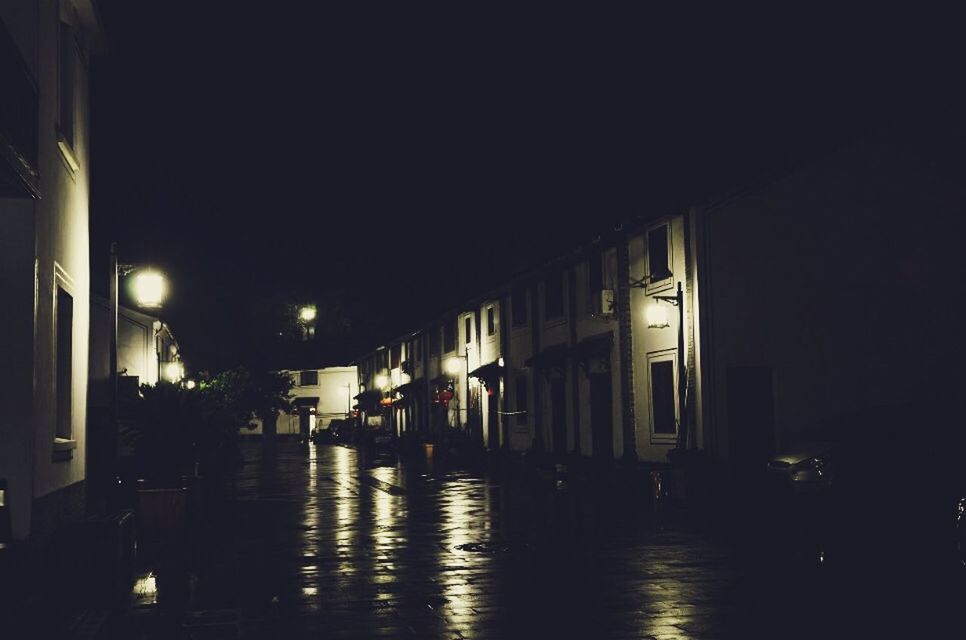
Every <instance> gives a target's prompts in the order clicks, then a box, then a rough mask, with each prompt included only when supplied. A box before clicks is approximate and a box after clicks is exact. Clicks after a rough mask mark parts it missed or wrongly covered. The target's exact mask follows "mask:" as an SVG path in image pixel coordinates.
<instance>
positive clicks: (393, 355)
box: [389, 344, 402, 369]
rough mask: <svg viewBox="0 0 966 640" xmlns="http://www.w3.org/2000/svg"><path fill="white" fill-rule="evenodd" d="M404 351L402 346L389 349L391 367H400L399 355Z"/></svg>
mask: <svg viewBox="0 0 966 640" xmlns="http://www.w3.org/2000/svg"><path fill="white" fill-rule="evenodd" d="M401 349H402V345H398V344H396V345H393V346H391V347H389V367H390V368H391V369H395V368H396V367H398V366H399V354H400V351H401Z"/></svg>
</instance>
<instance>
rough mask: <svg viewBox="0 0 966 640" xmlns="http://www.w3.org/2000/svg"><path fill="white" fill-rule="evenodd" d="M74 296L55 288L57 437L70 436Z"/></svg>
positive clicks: (68, 437)
mask: <svg viewBox="0 0 966 640" xmlns="http://www.w3.org/2000/svg"><path fill="white" fill-rule="evenodd" d="M73 334H74V298H72V297H71V295H70V294H69V293H67V292H66V291H64V290H63V289H61V288H59V287H58V289H57V345H56V349H57V353H56V358H57V372H56V375H57V379H56V385H57V437H58V438H66V439H70V437H71V424H70V423H71V416H72V413H73V412H72V410H71V400H72V396H73V393H72V392H73V386H74V384H73V383H74V375H73V373H74V367H73V355H74V345H73Z"/></svg>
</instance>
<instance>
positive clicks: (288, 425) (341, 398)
mask: <svg viewBox="0 0 966 640" xmlns="http://www.w3.org/2000/svg"><path fill="white" fill-rule="evenodd" d="M280 373H283V374H286V375H288V376H290V377H291V378H292V390H291V392H290V393H289V397H290V399H291V401H292V411H291V412H287V413H286V412H279V413H278V414H277V415H276V416H275V419H274V420H272V421H263V420H262V419H261V418H259V417H256V418H255V419H254V420H253V421H252V424H253V425H254V428H253V429H242V430H241V431H240V433H241V435H266V434H271V435H281V436H299V437H302V438H307V437H308V436H309V435H310V434H311V433H312V432H313V431H315V430H317V429H318V430H322V429H328V428H329V423H331V422H332V420H335V419H345V418H348V417H349V416H350V414H351V412H352V404H353V402H354V400H353V397H354V396H355V395H356V394H357V393H358V382H357V381H358V373H357V371H356V367H354V366H350V367H326V368H323V369H300V370H298V371H289V370H283V371H281V372H280ZM266 422H268V424H266Z"/></svg>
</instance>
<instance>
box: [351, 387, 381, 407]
mask: <svg viewBox="0 0 966 640" xmlns="http://www.w3.org/2000/svg"><path fill="white" fill-rule="evenodd" d="M352 399H353V400H358V401H359V404H363V403H366V402H369V403H372V402H379V401H380V400H382V391H380V390H379V389H369V390H368V391H363V392H362V393H359V394H356V395H354V396H352Z"/></svg>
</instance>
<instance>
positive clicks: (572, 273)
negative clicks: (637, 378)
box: [567, 263, 580, 456]
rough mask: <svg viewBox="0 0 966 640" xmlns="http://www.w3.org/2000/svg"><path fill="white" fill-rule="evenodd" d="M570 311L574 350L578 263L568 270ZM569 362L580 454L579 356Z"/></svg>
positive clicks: (576, 453)
mask: <svg viewBox="0 0 966 640" xmlns="http://www.w3.org/2000/svg"><path fill="white" fill-rule="evenodd" d="M567 282H568V285H569V286H568V289H569V291H568V294H569V305H568V306H569V307H570V308H569V311H570V350H571V353H572V352H573V349H574V347H575V346H576V345H577V263H575V264H574V265H573V267H572V268H571V269H569V270H568V272H567ZM568 364H569V369H570V383H571V385H572V387H573V396H572V399H573V404H572V409H573V411H572V416H573V419H572V420H571V422H572V423H573V425H574V448H573V453H574V454H575V455H577V456H580V378H579V376H578V374H579V368H578V365H577V358H576V357H573V356H571V358H570V362H569V363H568Z"/></svg>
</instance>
